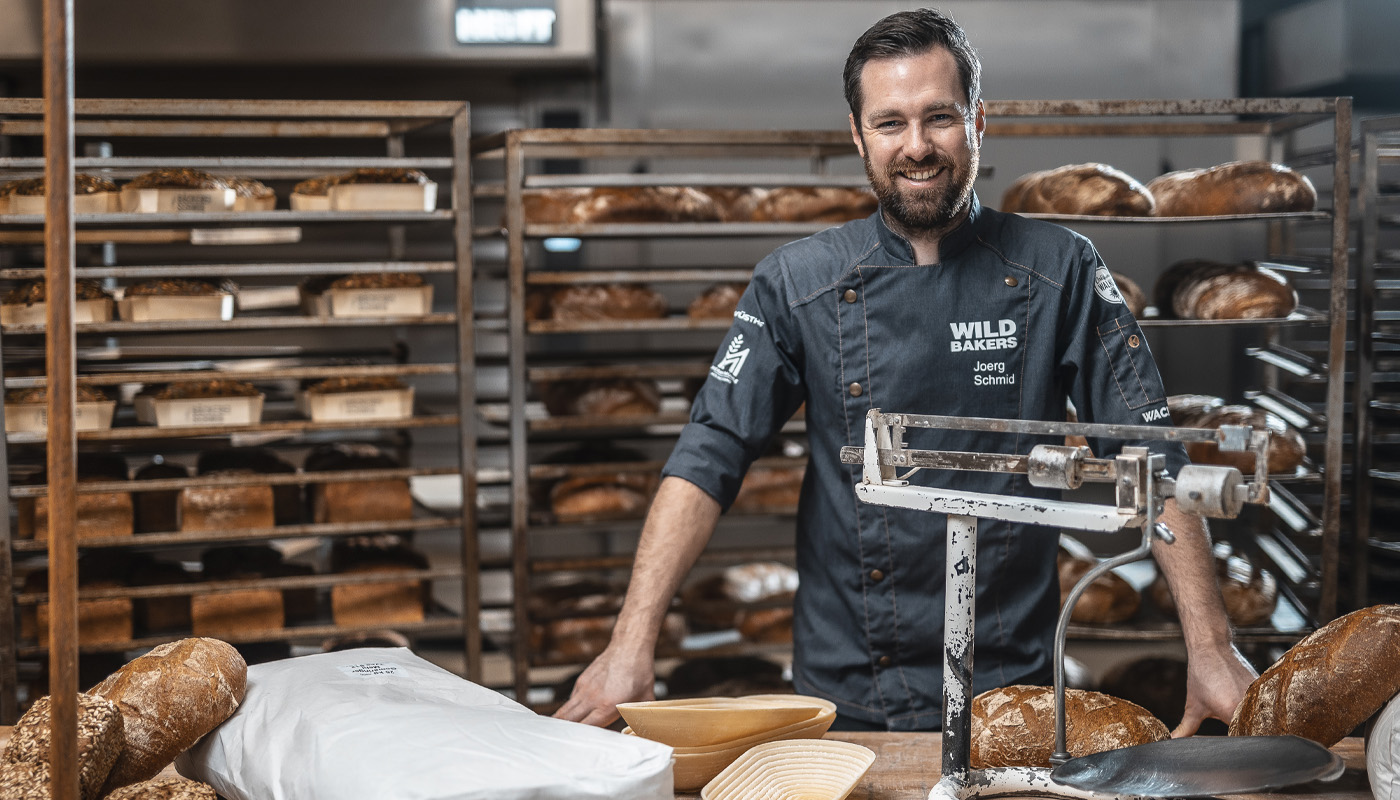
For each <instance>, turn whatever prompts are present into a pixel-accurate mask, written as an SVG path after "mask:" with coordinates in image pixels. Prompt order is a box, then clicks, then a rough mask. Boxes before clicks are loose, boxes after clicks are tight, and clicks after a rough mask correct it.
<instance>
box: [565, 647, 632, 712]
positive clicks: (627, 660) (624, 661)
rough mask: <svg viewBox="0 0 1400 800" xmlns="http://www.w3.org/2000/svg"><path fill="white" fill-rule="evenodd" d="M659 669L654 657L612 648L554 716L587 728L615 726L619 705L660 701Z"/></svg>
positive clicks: (592, 666) (580, 679)
mask: <svg viewBox="0 0 1400 800" xmlns="http://www.w3.org/2000/svg"><path fill="white" fill-rule="evenodd" d="M655 668H656V667H655V662H654V661H653V659H652V657H651V655H650V654H644V655H636V654H631V653H628V654H622V653H620V651H618V650H614V649H613V646H612V645H609V646H608V648H607V649H606V650H604V651H603V652H602V653H601V654H600V655H599V656H598V658H596V659H594V661H593V663H592V664H589V665H588V669H585V670H584V671H583V674H582V675H579V677H578V681H577V682H575V683H574V693H573V694H572V695H570V696H569V701H568V702H567V703H565V704H564V705H563V706H561V707H560V709H559V710H558V711H556V712H554V716H555V717H557V718H559V719H567V720H570V721H572V722H582V723H583V724H585V725H597V726H599V727H602V726H606V725H611V724H612V723H613V722H615V721H616V720H617V717H618V714H617V704H618V703H631V702H635V701H637V700H652V699H654V698H655V697H656V693H655V690H654V686H655V681H656V677H655V675H654V670H655Z"/></svg>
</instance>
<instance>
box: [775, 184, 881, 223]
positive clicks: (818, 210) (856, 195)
mask: <svg viewBox="0 0 1400 800" xmlns="http://www.w3.org/2000/svg"><path fill="white" fill-rule="evenodd" d="M879 205H880V204H879V201H878V200H876V199H875V193H874V192H872V191H870V190H869V189H851V188H842V187H839V186H784V187H781V188H777V189H772V190H770V191H768V192H766V193H765V194H764V195H763V197H762V198H760V199H759V201H758V203H757V205H756V207H755V208H754V212H753V220H754V221H755V222H848V221H850V220H853V219H861V218H863V217H868V216H870V215H871V214H874V213H875V209H876V208H878V207H879Z"/></svg>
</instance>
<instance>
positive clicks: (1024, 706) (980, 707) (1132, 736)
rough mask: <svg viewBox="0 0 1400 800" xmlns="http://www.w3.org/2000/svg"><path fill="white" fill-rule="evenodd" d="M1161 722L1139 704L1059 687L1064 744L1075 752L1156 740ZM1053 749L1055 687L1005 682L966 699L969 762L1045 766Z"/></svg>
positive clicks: (1083, 753)
mask: <svg viewBox="0 0 1400 800" xmlns="http://www.w3.org/2000/svg"><path fill="white" fill-rule="evenodd" d="M1167 736H1168V732H1167V726H1165V725H1163V724H1162V722H1161V720H1159V719H1157V718H1156V717H1154V716H1152V715H1151V714H1150V713H1148V712H1147V710H1146V709H1144V708H1142V707H1141V706H1138V705H1135V704H1133V703H1129V702H1128V701H1126V700H1120V699H1118V698H1116V697H1110V696H1109V695H1106V694H1101V693H1099V692H1085V691H1080V690H1078V689H1066V690H1065V747H1066V748H1067V749H1068V750H1069V753H1070V755H1071V756H1074V757H1076V758H1077V757H1080V756H1087V755H1091V754H1093V753H1101V752H1103V751H1105V750H1115V749H1117V748H1120V747H1131V746H1133V745H1139V744H1146V743H1148V742H1158V741H1161V740H1163V739H1166V738H1167ZM1054 750H1055V690H1054V689H1052V688H1050V687H1048V686H1007V687H1005V688H1002V689H993V690H992V691H990V692H983V693H982V694H980V695H978V696H977V697H976V698H974V699H973V701H972V767H973V768H974V769H985V768H987V767H1048V766H1050V756H1051V754H1052V753H1053V752H1054Z"/></svg>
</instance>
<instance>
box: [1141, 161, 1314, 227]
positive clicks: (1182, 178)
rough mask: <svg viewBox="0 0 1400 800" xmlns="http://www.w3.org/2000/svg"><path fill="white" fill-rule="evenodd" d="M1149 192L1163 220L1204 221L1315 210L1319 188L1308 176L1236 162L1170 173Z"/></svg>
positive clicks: (1259, 163)
mask: <svg viewBox="0 0 1400 800" xmlns="http://www.w3.org/2000/svg"><path fill="white" fill-rule="evenodd" d="M1147 189H1148V191H1150V192H1151V193H1152V196H1153V197H1154V198H1156V200H1157V211H1156V214H1157V216H1159V217H1205V216H1218V215H1219V216H1223V215H1232V214H1266V213H1277V212H1287V211H1312V210H1313V208H1314V207H1316V205H1317V190H1315V189H1314V188H1313V185H1312V181H1309V180H1308V179H1307V177H1306V176H1304V175H1300V174H1298V173H1297V172H1294V171H1293V170H1291V169H1289V168H1288V167H1285V166H1283V165H1282V164H1273V163H1270V162H1268V161H1233V162H1230V163H1228V164H1221V165H1219V166H1216V167H1209V168H1207V169H1187V170H1179V171H1176V172H1168V173H1167V174H1165V175H1162V176H1161V177H1158V178H1154V179H1153V180H1152V181H1151V182H1149V183H1148V184H1147Z"/></svg>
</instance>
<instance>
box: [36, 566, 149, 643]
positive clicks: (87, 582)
mask: <svg viewBox="0 0 1400 800" xmlns="http://www.w3.org/2000/svg"><path fill="white" fill-rule="evenodd" d="M87 563H89V562H86V561H85V562H83V564H84V565H86V564H87ZM121 586H122V584H121V583H120V582H118V581H117V580H114V579H113V578H111V577H110V576H107V575H99V576H96V577H94V576H92V575H90V574H89V570H87V569H86V568H80V570H79V578H78V587H79V589H116V588H120V587H121ZM24 590H25V591H26V592H34V593H39V592H47V591H48V590H49V576H48V571H47V570H42V569H41V570H35V571H34V572H31V573H29V575H27V576H26V577H25V580H24ZM134 617H135V614H134V609H133V605H132V601H131V598H129V597H109V598H105V599H100V600H79V601H78V644H80V645H94V644H109V643H112V642H125V641H130V640H131V637H132V634H133V633H134ZM20 636H22V637H23V638H25V639H31V640H34V641H37V642H38V643H39V646H40V647H48V646H49V604H48V603H39V604H38V605H37V606H28V607H21V612H20Z"/></svg>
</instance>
